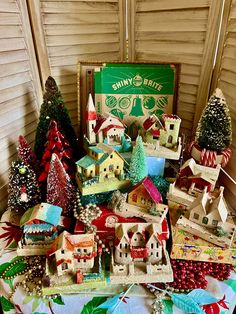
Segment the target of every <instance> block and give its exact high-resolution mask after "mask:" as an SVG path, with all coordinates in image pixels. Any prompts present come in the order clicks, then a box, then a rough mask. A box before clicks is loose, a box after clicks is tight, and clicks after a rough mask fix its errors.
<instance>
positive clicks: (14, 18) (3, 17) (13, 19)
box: [0, 12, 21, 25]
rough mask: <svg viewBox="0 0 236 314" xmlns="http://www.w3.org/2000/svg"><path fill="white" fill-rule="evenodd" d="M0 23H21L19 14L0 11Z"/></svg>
mask: <svg viewBox="0 0 236 314" xmlns="http://www.w3.org/2000/svg"><path fill="white" fill-rule="evenodd" d="M0 25H21V19H20V16H19V14H16V13H5V12H0Z"/></svg>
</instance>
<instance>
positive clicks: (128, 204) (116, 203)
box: [108, 177, 168, 223]
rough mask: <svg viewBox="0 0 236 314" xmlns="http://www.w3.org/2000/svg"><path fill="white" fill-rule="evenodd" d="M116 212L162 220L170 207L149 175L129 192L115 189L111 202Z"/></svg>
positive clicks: (110, 205)
mask: <svg viewBox="0 0 236 314" xmlns="http://www.w3.org/2000/svg"><path fill="white" fill-rule="evenodd" d="M108 206H109V208H111V209H112V210H113V212H114V213H116V214H117V215H120V216H123V217H139V218H142V219H144V220H145V221H146V222H160V223H162V222H163V220H164V219H165V218H166V214H167V211H168V207H167V206H166V205H163V204H162V196H161V194H160V192H159V191H158V189H157V187H156V186H155V185H154V183H153V182H152V180H151V179H150V178H149V177H145V178H144V179H143V180H142V181H140V182H139V183H137V184H136V185H135V186H133V187H132V188H131V189H130V191H129V192H128V193H125V194H122V193H121V192H119V191H115V192H114V193H113V195H112V198H111V201H110V203H109V205H108Z"/></svg>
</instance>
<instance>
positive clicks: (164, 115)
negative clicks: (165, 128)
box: [162, 113, 181, 121]
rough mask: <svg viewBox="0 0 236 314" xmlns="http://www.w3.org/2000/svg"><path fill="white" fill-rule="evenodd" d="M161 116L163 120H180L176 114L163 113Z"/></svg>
mask: <svg viewBox="0 0 236 314" xmlns="http://www.w3.org/2000/svg"><path fill="white" fill-rule="evenodd" d="M162 118H163V120H167V119H173V120H180V121H181V119H180V118H179V117H178V116H177V115H176V114H168V113H164V114H163V115H162Z"/></svg>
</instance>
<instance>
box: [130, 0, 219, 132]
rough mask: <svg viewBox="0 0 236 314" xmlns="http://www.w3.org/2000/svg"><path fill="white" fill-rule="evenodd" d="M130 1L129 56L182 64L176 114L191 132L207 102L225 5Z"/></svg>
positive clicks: (213, 0) (203, 0)
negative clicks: (222, 11) (223, 6)
mask: <svg viewBox="0 0 236 314" xmlns="http://www.w3.org/2000/svg"><path fill="white" fill-rule="evenodd" d="M129 3H130V7H129V12H130V16H129V39H130V45H129V58H130V60H135V61H149V60H152V61H156V62H168V63H171V62H179V63H181V75H180V85H179V99H178V104H177V108H178V112H177V113H178V115H179V116H180V117H181V119H182V123H181V126H182V130H183V131H184V132H185V133H187V134H191V133H192V127H193V125H196V123H197V122H198V119H199V117H200V114H201V111H202V109H203V107H204V106H205V104H206V101H207V98H208V92H209V85H210V81H211V76H212V68H213V63H214V55H215V49H216V42H217V33H218V30H219V24H220V17H221V10H222V4H223V1H221V0H198V1H196V0H178V1H176V0H168V1H166V0H158V1H155V0H145V1H142V0H131V1H130V2H129Z"/></svg>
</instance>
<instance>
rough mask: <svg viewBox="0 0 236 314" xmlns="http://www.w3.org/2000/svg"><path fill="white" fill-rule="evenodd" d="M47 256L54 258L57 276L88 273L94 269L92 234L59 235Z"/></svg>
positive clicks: (65, 233)
mask: <svg viewBox="0 0 236 314" xmlns="http://www.w3.org/2000/svg"><path fill="white" fill-rule="evenodd" d="M48 255H49V256H53V255H54V256H55V262H56V266H57V274H58V276H60V275H63V274H64V273H65V272H69V271H79V270H80V271H81V272H82V273H83V272H88V271H89V270H91V269H92V268H93V267H94V258H95V257H96V256H97V243H96V242H95V240H94V234H70V233H68V232H67V231H64V232H63V233H61V234H60V235H59V236H58V238H57V239H56V240H55V241H54V243H53V245H52V247H51V249H50V251H49V252H48Z"/></svg>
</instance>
